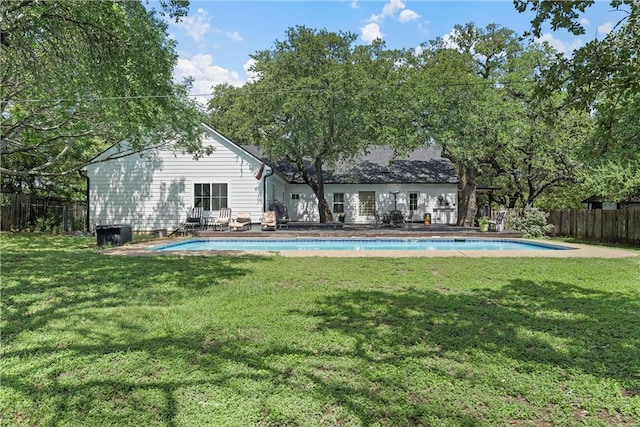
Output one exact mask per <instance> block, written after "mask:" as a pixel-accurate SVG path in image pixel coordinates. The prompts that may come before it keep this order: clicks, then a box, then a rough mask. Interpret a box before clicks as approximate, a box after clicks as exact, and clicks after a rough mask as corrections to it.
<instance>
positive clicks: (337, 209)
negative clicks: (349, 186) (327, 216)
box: [333, 193, 344, 213]
mask: <svg viewBox="0 0 640 427" xmlns="http://www.w3.org/2000/svg"><path fill="white" fill-rule="evenodd" d="M333 213H344V193H333Z"/></svg>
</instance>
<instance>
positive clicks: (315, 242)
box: [151, 238, 572, 251]
mask: <svg viewBox="0 0 640 427" xmlns="http://www.w3.org/2000/svg"><path fill="white" fill-rule="evenodd" d="M151 249H152V250H154V251H216V250H222V251H228V250H236V251H430V250H433V251H455V250H466V251H469V250H478V251H531V250H535V251H553V250H566V249H572V248H568V247H564V246H557V245H551V244H546V243H537V242H536V243H534V242H527V241H518V240H504V239H501V240H487V239H362V238H352V239H308V238H305V239H192V240H187V241H184V242H180V243H174V244H170V245H163V246H156V247H154V248H151Z"/></svg>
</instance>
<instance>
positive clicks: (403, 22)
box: [169, 0, 623, 101]
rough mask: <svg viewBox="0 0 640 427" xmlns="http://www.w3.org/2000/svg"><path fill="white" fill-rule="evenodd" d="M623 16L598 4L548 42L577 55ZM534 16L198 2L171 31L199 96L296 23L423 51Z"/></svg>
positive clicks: (498, 1) (406, 0) (366, 0)
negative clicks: (466, 31) (577, 27)
mask: <svg viewBox="0 0 640 427" xmlns="http://www.w3.org/2000/svg"><path fill="white" fill-rule="evenodd" d="M622 16H623V15H622V13H621V12H614V11H611V7H610V6H609V1H596V4H595V5H594V6H592V7H591V8H589V9H587V12H586V13H585V14H584V15H583V16H582V23H583V26H584V27H585V29H586V34H584V35H582V36H573V35H571V34H569V33H567V32H566V31H557V32H552V31H551V29H550V28H548V27H547V28H545V29H544V31H543V35H542V37H541V40H546V41H548V42H549V43H550V44H551V45H552V46H553V47H555V48H556V49H558V50H559V51H561V52H563V53H565V54H567V55H570V54H571V52H572V51H573V49H575V48H578V47H580V46H583V45H584V44H585V43H587V42H588V41H589V40H592V39H593V38H595V37H600V38H601V37H603V36H604V35H605V34H606V33H608V32H609V31H611V30H612V29H613V26H614V25H615V23H616V22H618V21H619V20H620V19H621V18H622ZM532 18H533V14H532V13H531V12H526V13H518V12H517V11H516V10H515V8H514V6H513V2H512V1H511V0H495V1H488V0H476V1H462V0H461V1H456V0H449V1H432V0H386V1H376V0H320V1H306V0H288V1H271V0H254V1H244V0H234V1H230V0H208V1H205V0H192V1H191V5H190V9H189V15H188V16H187V17H186V18H185V19H183V21H182V22H181V23H179V24H175V23H171V24H170V26H169V33H170V37H172V38H173V39H175V40H176V41H177V43H178V46H177V51H178V55H179V63H178V66H177V68H176V70H175V73H174V74H175V77H176V78H177V79H181V78H183V77H185V76H192V77H193V78H194V79H195V83H194V87H193V90H192V94H194V95H207V94H210V93H211V88H212V87H213V86H214V85H216V84H219V83H230V84H232V85H236V86H240V85H242V84H244V83H245V82H247V81H248V79H250V77H251V76H250V74H249V73H248V72H247V68H248V67H249V65H250V55H251V54H254V53H255V52H257V51H260V50H265V49H271V48H272V47H273V46H274V42H275V41H276V40H283V39H284V38H285V33H286V30H287V29H288V28H289V27H292V26H296V25H305V26H307V27H309V28H313V29H327V30H329V31H336V32H337V31H345V32H352V33H355V34H357V35H358V43H370V42H371V40H373V39H375V38H376V37H380V38H382V39H383V40H384V41H385V42H386V44H387V47H388V48H416V47H418V46H419V45H420V43H422V42H425V41H428V40H431V39H435V38H436V37H446V36H447V35H448V34H450V33H451V30H452V29H453V27H454V25H456V24H464V23H467V22H471V21H472V22H474V23H475V24H476V25H477V26H479V27H484V26H486V25H487V24H489V23H497V24H501V25H502V26H504V27H508V28H511V29H513V30H515V31H517V32H518V33H523V32H524V31H526V30H527V29H529V25H530V24H529V22H530V21H531V19H532ZM199 100H200V101H204V100H206V97H204V96H203V97H199Z"/></svg>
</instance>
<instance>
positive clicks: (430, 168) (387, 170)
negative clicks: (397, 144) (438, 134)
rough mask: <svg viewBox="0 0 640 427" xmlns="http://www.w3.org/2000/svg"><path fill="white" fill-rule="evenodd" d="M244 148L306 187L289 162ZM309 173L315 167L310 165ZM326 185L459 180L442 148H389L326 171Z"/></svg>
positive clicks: (381, 148)
mask: <svg viewBox="0 0 640 427" xmlns="http://www.w3.org/2000/svg"><path fill="white" fill-rule="evenodd" d="M242 148H244V149H245V150H247V151H248V152H250V153H251V154H253V155H254V156H256V157H258V158H260V159H263V160H264V161H265V163H267V164H270V165H272V166H273V168H274V169H277V171H278V172H279V173H280V174H281V175H282V176H283V177H284V178H285V179H286V180H288V181H289V182H290V183H299V184H303V183H304V181H303V180H302V176H300V173H299V172H298V169H297V168H296V166H295V165H294V164H292V163H287V162H271V161H269V160H268V159H267V158H266V156H265V154H264V153H263V152H262V150H261V149H260V147H257V146H251V145H245V146H243V147H242ZM307 166H308V168H309V169H308V170H310V171H313V170H314V169H313V167H311V164H310V163H308V164H307ZM325 183H327V184H392V183H393V184H399V183H402V184H445V183H446V184H457V183H458V177H457V175H456V172H455V170H454V168H453V165H452V164H451V162H450V161H449V160H447V159H444V158H442V156H441V149H440V148H439V147H424V148H419V149H417V150H414V151H411V152H410V153H408V154H406V155H395V154H394V152H393V150H392V149H391V148H389V147H380V146H375V147H371V148H370V149H369V150H367V152H366V153H365V154H363V155H362V156H360V157H358V158H356V159H353V160H349V161H343V162H339V163H338V164H337V165H336V166H335V167H334V168H332V170H330V171H329V170H326V171H325Z"/></svg>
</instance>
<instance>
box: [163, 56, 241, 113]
mask: <svg viewBox="0 0 640 427" xmlns="http://www.w3.org/2000/svg"><path fill="white" fill-rule="evenodd" d="M173 76H174V78H175V79H176V80H177V81H182V80H183V79H184V78H186V77H189V76H190V77H192V78H193V88H191V94H192V95H206V96H199V97H198V98H197V99H198V101H200V102H202V103H205V102H206V101H207V100H208V99H209V98H210V97H211V96H210V95H211V92H212V88H213V86H216V85H218V84H221V83H228V84H230V85H233V86H242V85H243V84H244V83H245V80H243V79H242V78H241V77H240V75H239V74H238V73H237V72H235V71H231V70H227V69H226V68H222V67H220V66H217V65H214V64H213V57H212V56H211V55H207V54H202V53H199V54H197V55H195V56H192V57H191V58H188V59H185V58H179V59H178V64H177V65H176V68H175V70H174V71H173Z"/></svg>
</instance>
